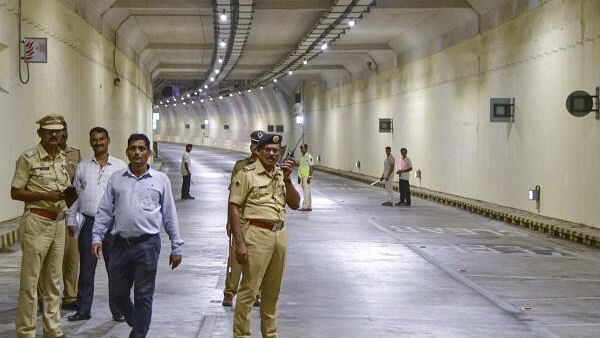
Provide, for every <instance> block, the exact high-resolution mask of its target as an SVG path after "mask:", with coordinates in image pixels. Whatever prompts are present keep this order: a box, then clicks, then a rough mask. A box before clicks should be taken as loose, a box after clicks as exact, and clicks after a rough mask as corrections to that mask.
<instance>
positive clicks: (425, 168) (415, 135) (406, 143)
mask: <svg viewBox="0 0 600 338" xmlns="http://www.w3.org/2000/svg"><path fill="white" fill-rule="evenodd" d="M598 17H600V1H596V0H581V1H579V0H572V1H558V0H551V1H548V2H546V3H545V4H544V5H542V6H540V7H538V8H536V9H534V10H531V11H529V12H526V13H525V14H524V15H523V16H520V17H518V18H517V19H515V20H512V21H510V22H508V23H506V24H504V25H502V26H499V27H497V28H495V29H493V30H490V31H487V32H485V33H483V34H482V35H480V36H477V37H475V38H472V39H469V40H466V41H463V42H462V43H460V44H458V45H455V46H453V47H451V48H448V49H446V50H444V51H442V52H440V53H436V54H434V55H431V56H429V57H426V58H422V59H419V60H417V61H414V62H411V63H409V64H405V65H402V66H400V67H399V68H398V69H397V70H396V71H394V72H388V73H386V74H380V75H378V76H374V77H371V78H369V79H366V80H361V81H357V82H353V83H347V84H345V85H340V86H337V87H335V88H327V87H325V86H324V85H322V84H320V83H310V84H308V85H307V86H306V88H305V93H306V100H307V105H306V116H305V123H306V130H307V142H308V143H310V144H311V149H312V153H313V155H315V154H320V155H321V164H323V165H326V166H329V167H333V168H339V169H345V170H353V171H358V170H357V169H356V168H355V167H354V162H355V161H356V160H360V161H361V164H362V166H361V168H360V171H361V172H362V173H365V174H369V175H373V176H378V175H380V173H381V170H382V166H383V160H384V147H385V146H386V145H388V144H389V145H391V146H392V149H393V153H394V154H395V155H396V158H399V156H400V154H399V149H400V148H401V147H407V148H408V151H409V157H410V158H411V159H412V161H413V165H414V168H415V169H421V170H422V176H423V177H422V181H421V182H420V184H421V185H422V186H423V187H427V188H430V189H433V190H438V191H443V192H447V193H451V194H457V195H461V196H467V197H470V198H475V199H480V200H485V201H490V202H493V203H498V204H501V205H506V206H511V207H515V208H519V209H523V210H528V211H532V212H537V210H536V204H535V203H534V202H531V201H529V200H528V199H527V190H528V189H529V188H530V187H534V186H535V185H536V184H539V185H540V186H541V191H542V193H541V202H540V209H539V213H540V214H543V215H547V216H551V217H557V218H561V219H565V220H570V221H574V222H580V223H585V224H589V225H592V226H596V227H600V208H599V207H598V201H599V200H600V170H599V168H600V148H599V147H600V121H599V120H596V119H595V118H594V113H590V114H589V115H588V116H587V117H585V118H575V117H572V116H570V115H569V113H568V112H567V111H566V109H565V100H566V97H567V96H568V94H569V93H570V92H572V91H573V90H576V89H584V90H586V91H588V92H593V91H594V88H595V87H596V86H599V85H600V67H598V65H600V20H598V19H597V18H598ZM490 97H515V98H516V116H515V121H514V123H490V122H489V100H490ZM380 117H391V118H393V119H394V133H393V134H381V133H378V118H380ZM411 183H412V184H415V185H419V181H418V180H417V179H415V178H414V174H413V176H412V177H411Z"/></svg>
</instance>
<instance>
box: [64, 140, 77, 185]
mask: <svg viewBox="0 0 600 338" xmlns="http://www.w3.org/2000/svg"><path fill="white" fill-rule="evenodd" d="M63 151H64V152H65V154H66V155H67V156H66V160H67V172H68V173H69V177H70V178H71V182H73V180H74V179H75V171H76V170H77V164H78V163H79V162H81V152H80V151H79V149H77V148H75V147H71V146H69V145H67V146H66V147H65V149H64V150H63Z"/></svg>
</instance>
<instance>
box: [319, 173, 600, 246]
mask: <svg viewBox="0 0 600 338" xmlns="http://www.w3.org/2000/svg"><path fill="white" fill-rule="evenodd" d="M315 169H316V170H318V171H322V172H325V173H328V174H332V175H336V176H341V177H345V178H348V179H351V180H355V181H360V182H364V183H368V184H370V183H372V182H373V181H374V180H377V179H378V178H377V177H373V176H368V175H364V174H359V173H354V172H349V171H342V170H338V169H333V168H328V167H324V166H315ZM394 190H395V191H398V185H397V184H394ZM410 191H411V195H412V196H416V197H419V198H422V199H425V200H430V201H433V202H436V203H440V204H445V205H448V206H452V207H455V208H459V209H463V210H465V211H468V212H470V213H473V214H478V215H481V216H484V217H487V218H490V219H493V220H497V221H501V222H504V223H509V224H512V225H517V226H521V227H525V228H529V229H531V230H535V231H539V232H542V233H545V234H548V235H551V236H554V237H558V238H562V239H566V240H570V241H572V242H575V243H580V244H584V245H588V246H591V247H596V248H600V229H596V228H593V227H590V226H588V225H585V224H578V223H573V222H569V221H565V220H560V219H556V218H551V217H547V216H542V215H537V214H534V213H531V212H528V211H524V210H519V209H515V208H510V207H505V206H501V205H497V204H493V203H490V202H484V201H479V200H474V199H470V198H466V197H461V196H457V195H451V194H447V193H443V192H439V191H435V190H430V189H426V188H422V187H416V186H413V185H411V187H410Z"/></svg>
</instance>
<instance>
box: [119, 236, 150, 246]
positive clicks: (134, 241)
mask: <svg viewBox="0 0 600 338" xmlns="http://www.w3.org/2000/svg"><path fill="white" fill-rule="evenodd" d="M154 236H158V234H145V235H141V236H137V237H121V236H120V235H115V244H119V243H121V244H126V245H135V244H139V243H142V242H145V241H147V240H149V239H150V238H152V237H154Z"/></svg>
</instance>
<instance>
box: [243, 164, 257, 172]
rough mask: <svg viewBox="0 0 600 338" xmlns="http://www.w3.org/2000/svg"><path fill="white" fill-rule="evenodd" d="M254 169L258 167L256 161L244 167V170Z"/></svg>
mask: <svg viewBox="0 0 600 338" xmlns="http://www.w3.org/2000/svg"><path fill="white" fill-rule="evenodd" d="M254 169H256V164H254V163H250V164H248V165H247V166H245V167H244V171H252V170H254Z"/></svg>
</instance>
